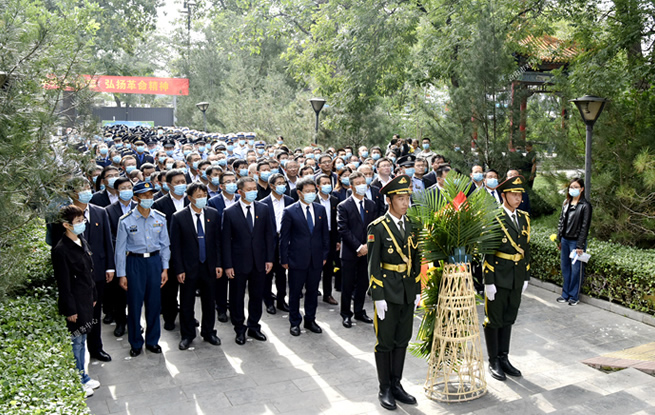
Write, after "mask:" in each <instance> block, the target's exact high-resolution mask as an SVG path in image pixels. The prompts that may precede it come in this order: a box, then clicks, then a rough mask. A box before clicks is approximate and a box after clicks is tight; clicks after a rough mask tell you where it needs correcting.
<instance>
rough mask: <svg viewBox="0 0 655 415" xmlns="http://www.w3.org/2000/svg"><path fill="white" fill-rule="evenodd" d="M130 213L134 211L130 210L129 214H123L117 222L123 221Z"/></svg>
mask: <svg viewBox="0 0 655 415" xmlns="http://www.w3.org/2000/svg"><path fill="white" fill-rule="evenodd" d="M132 212H134V209H132V210H130V211H129V212H127V213H126V214H124V215H123V216H121V217H120V218H119V219H118V220H123V219H125V218H126V217H128V216H130V215H131V214H132Z"/></svg>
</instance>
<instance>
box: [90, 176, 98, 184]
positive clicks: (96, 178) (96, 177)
mask: <svg viewBox="0 0 655 415" xmlns="http://www.w3.org/2000/svg"><path fill="white" fill-rule="evenodd" d="M91 179H92V180H93V184H96V182H97V181H98V176H93V177H91Z"/></svg>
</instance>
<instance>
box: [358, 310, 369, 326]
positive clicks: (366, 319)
mask: <svg viewBox="0 0 655 415" xmlns="http://www.w3.org/2000/svg"><path fill="white" fill-rule="evenodd" d="M355 320H357V321H361V322H364V323H368V324H372V323H373V319H372V318H370V317H369V316H367V315H366V311H362V312H361V313H360V314H356V315H355Z"/></svg>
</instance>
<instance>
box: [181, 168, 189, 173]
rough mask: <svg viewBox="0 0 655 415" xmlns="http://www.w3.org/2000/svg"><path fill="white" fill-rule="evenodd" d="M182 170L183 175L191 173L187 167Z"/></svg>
mask: <svg viewBox="0 0 655 415" xmlns="http://www.w3.org/2000/svg"><path fill="white" fill-rule="evenodd" d="M180 170H181V171H182V174H187V172H188V171H189V170H188V169H187V168H186V167H182V168H180Z"/></svg>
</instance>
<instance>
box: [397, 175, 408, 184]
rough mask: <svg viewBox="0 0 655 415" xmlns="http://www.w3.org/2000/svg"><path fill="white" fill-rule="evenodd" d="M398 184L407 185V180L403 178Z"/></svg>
mask: <svg viewBox="0 0 655 415" xmlns="http://www.w3.org/2000/svg"><path fill="white" fill-rule="evenodd" d="M398 183H399V184H405V183H407V179H406V178H404V177H402V178H401V179H400V180H398Z"/></svg>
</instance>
